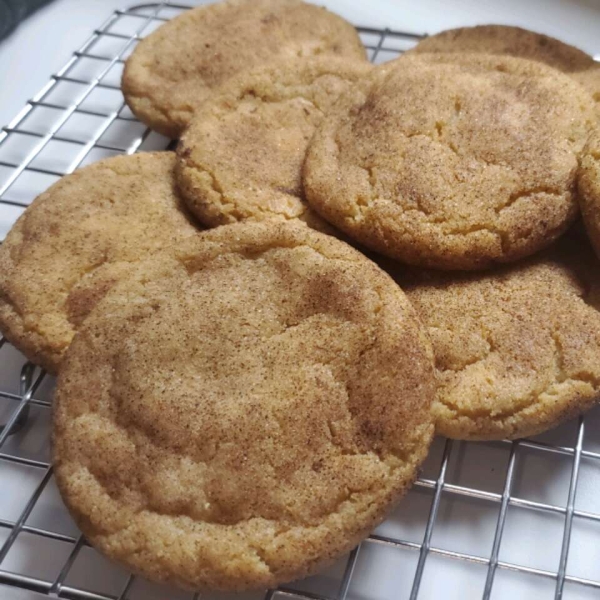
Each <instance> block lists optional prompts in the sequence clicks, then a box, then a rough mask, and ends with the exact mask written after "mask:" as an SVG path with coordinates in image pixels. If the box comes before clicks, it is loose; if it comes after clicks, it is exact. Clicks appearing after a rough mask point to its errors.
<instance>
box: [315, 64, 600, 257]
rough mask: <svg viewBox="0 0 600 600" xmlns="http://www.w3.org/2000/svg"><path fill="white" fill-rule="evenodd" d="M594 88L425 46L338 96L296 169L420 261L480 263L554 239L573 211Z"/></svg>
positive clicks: (340, 223)
mask: <svg viewBox="0 0 600 600" xmlns="http://www.w3.org/2000/svg"><path fill="white" fill-rule="evenodd" d="M594 123H595V117H594V111H593V103H592V100H591V98H590V97H589V95H588V94H587V93H586V92H585V91H584V90H583V89H582V88H581V86H579V85H578V84H577V83H575V82H573V81H572V80H571V79H570V78H569V77H567V76H566V75H564V74H562V73H560V72H558V71H556V70H555V69H552V68H550V67H548V66H546V65H543V64H541V63H536V62H533V61H527V60H524V59H518V58H513V57H500V56H488V55H482V54H479V55H477V54H471V55H468V54H463V55H458V54H455V55H445V54H428V55H425V54H419V55H412V56H406V57H402V58H400V59H397V60H395V61H392V62H391V63H387V64H385V65H383V66H382V67H380V68H378V69H376V71H375V72H374V74H373V75H369V76H367V77H366V78H364V79H363V80H361V81H360V82H359V83H358V84H357V85H355V86H354V87H353V88H352V89H351V90H349V91H348V92H346V93H344V94H342V96H341V97H340V99H339V100H338V102H337V103H336V104H335V105H334V107H333V108H332V112H331V114H330V115H329V117H328V118H327V120H326V121H324V122H323V123H322V124H321V126H319V128H318V129H317V131H316V133H315V136H314V137H313V139H312V142H311V144H310V146H309V150H308V154H307V158H306V161H305V164H304V189H305V194H306V198H307V200H308V202H309V204H310V205H311V206H312V207H313V208H314V209H315V210H316V211H317V212H319V213H320V214H321V216H323V217H324V218H325V219H326V220H328V221H330V222H331V223H333V224H334V225H335V226H337V227H338V228H339V229H341V230H342V231H343V232H345V233H347V235H349V236H351V237H353V238H354V239H356V240H357V241H359V242H361V243H362V244H364V245H365V246H367V247H369V248H371V249H372V250H375V251H377V252H380V253H382V254H385V255H388V256H390V257H392V258H396V259H398V260H401V261H404V262H407V263H411V264H414V265H420V266H427V267H436V268H440V269H481V268H486V267H490V266H492V265H494V264H498V263H506V262H511V261H515V260H517V259H520V258H522V257H525V256H527V255H530V254H532V253H534V252H536V251H538V250H540V249H541V248H543V247H545V246H547V245H549V244H550V243H551V242H552V241H553V240H554V239H556V238H557V237H558V236H559V235H560V234H561V233H562V232H563V231H565V229H566V228H567V227H568V225H569V224H570V223H571V222H572V221H573V220H574V219H575V217H576V215H577V203H576V199H575V195H574V190H573V187H574V179H575V174H576V169H577V160H578V154H579V152H580V151H581V149H582V147H583V145H584V144H585V141H586V139H587V136H588V133H589V131H590V129H591V128H592V127H593V125H594Z"/></svg>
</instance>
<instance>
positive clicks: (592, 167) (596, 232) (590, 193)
mask: <svg viewBox="0 0 600 600" xmlns="http://www.w3.org/2000/svg"><path fill="white" fill-rule="evenodd" d="M578 185H579V204H580V206H581V214H582V217H583V222H584V224H585V228H586V230H587V233H588V236H589V238H590V240H591V242H592V245H593V246H594V250H596V254H597V255H598V257H600V131H596V132H595V133H594V134H593V135H591V136H590V139H589V141H588V143H587V144H586V147H585V149H584V151H583V154H582V156H581V163H580V166H579V180H578Z"/></svg>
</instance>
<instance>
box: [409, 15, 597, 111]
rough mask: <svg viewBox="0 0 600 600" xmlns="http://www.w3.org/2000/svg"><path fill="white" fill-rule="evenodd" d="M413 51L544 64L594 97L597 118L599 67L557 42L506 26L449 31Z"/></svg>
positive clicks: (589, 59) (572, 48)
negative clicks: (499, 56) (473, 54)
mask: <svg viewBox="0 0 600 600" xmlns="http://www.w3.org/2000/svg"><path fill="white" fill-rule="evenodd" d="M412 52H461V53H462V52H481V53H485V54H508V55H510V56H516V57H519V58H526V59H528V60H535V61H538V62H542V63H546V64H547V65H550V66H551V67H554V68H555V69H558V70H559V71H562V72H563V73H566V74H567V75H570V76H571V77H572V78H573V79H575V80H576V81H577V82H578V83H580V84H581V85H582V86H583V87H584V88H585V89H586V90H587V91H588V92H589V93H590V94H591V95H592V97H593V98H594V101H595V102H596V113H597V115H598V116H600V64H598V63H597V62H596V61H595V60H594V59H593V58H592V57H591V56H590V55H589V54H586V53H585V52H583V51H582V50H580V49H579V48H575V47H574V46H570V45H569V44H565V43H564V42H561V41H560V40H557V39H555V38H552V37H549V36H547V35H543V34H541V33H535V32H534V31H528V30H527V29H521V28H520V27H510V26H507V25H478V26H477V27H461V28H459V29H449V30H447V31H442V32H441V33H437V34H435V35H432V36H429V37H426V38H425V39H423V40H421V41H420V42H419V43H418V44H417V45H416V46H415V47H414V48H413V49H412V50H410V53H412Z"/></svg>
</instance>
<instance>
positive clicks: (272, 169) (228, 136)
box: [176, 57, 372, 230]
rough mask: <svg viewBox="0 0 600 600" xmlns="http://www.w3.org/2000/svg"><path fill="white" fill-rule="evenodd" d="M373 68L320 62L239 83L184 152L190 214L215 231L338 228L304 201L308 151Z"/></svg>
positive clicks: (195, 125)
mask: <svg viewBox="0 0 600 600" xmlns="http://www.w3.org/2000/svg"><path fill="white" fill-rule="evenodd" d="M371 69H372V66H371V65H370V64H369V63H367V62H366V61H358V60H349V59H342V58H335V57H315V58H308V59H292V60H285V61H278V62H276V63H274V64H272V65H269V66H267V67H260V68H258V69H256V70H254V71H251V72H249V73H247V74H244V75H242V76H239V77H236V78H234V80H232V81H231V82H230V83H229V84H227V85H226V86H224V88H222V90H221V91H220V92H219V94H218V95H215V96H214V97H213V98H212V99H210V100H208V101H207V102H205V103H204V105H203V106H202V107H201V108H200V109H199V110H198V112H197V113H196V114H195V116H194V118H193V119H192V121H191V123H190V126H189V128H188V129H187V130H186V132H185V134H184V135H183V137H182V139H181V142H180V144H179V147H178V149H177V155H178V158H179V160H178V165H177V169H176V177H177V182H178V184H179V189H180V190H181V193H182V194H183V196H184V198H185V200H186V202H187V204H188V206H189V208H190V210H191V211H192V212H193V213H194V214H195V215H196V216H197V217H198V219H199V220H200V221H202V222H203V223H205V224H206V225H210V226H217V225H223V224H227V223H234V222H236V221H244V220H253V221H261V220H265V219H279V220H289V219H300V220H302V221H305V222H306V223H308V224H309V225H311V226H313V227H314V228H315V229H321V230H327V229H328V228H329V229H331V227H330V226H328V224H327V223H325V222H324V221H323V220H322V219H321V218H320V217H319V216H318V215H317V214H315V213H314V212H313V211H312V210H310V209H309V208H308V206H307V204H306V201H305V200H304V194H303V192H302V181H301V171H302V164H303V162H304V157H305V155H306V148H307V147H308V143H309V141H310V139H311V137H312V135H313V133H314V131H315V128H316V127H317V125H318V124H319V123H320V122H321V120H322V119H323V116H324V114H325V113H326V112H327V110H328V109H329V108H330V107H331V105H332V104H333V102H334V101H335V100H336V99H337V97H338V96H339V95H340V93H341V92H343V91H344V90H347V89H348V88H349V87H350V86H351V85H352V84H353V83H355V82H356V81H358V80H359V79H360V78H362V77H364V76H365V75H367V74H368V73H369V72H370V71H371Z"/></svg>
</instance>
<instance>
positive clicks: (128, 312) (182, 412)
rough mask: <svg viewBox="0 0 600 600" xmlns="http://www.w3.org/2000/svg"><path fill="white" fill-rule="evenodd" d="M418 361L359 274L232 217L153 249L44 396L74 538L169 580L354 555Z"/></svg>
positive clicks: (394, 465)
mask: <svg viewBox="0 0 600 600" xmlns="http://www.w3.org/2000/svg"><path fill="white" fill-rule="evenodd" d="M434 390H435V388H434V373H433V356H432V353H431V348H430V346H429V341H428V340H427V339H426V337H425V336H424V332H423V329H422V326H421V325H420V323H419V321H418V319H417V317H416V314H415V312H414V309H413V308H412V307H411V306H410V304H409V302H408V301H407V299H406V297H405V296H404V294H403V293H402V291H401V290H400V288H399V287H398V286H397V285H396V284H395V283H394V282H393V281H392V280H391V279H390V278H389V277H388V276H387V275H386V274H385V273H383V272H382V271H381V270H380V269H379V268H378V267H377V266H376V265H375V264H373V263H372V262H370V261H369V260H368V259H366V258H365V257H364V256H363V255H361V254H360V253H358V252H357V251H355V250H353V249H352V248H350V247H349V246H347V245H346V244H344V243H342V242H340V241H338V240H336V239H335V238H333V237H331V236H326V235H324V234H320V233H318V232H315V231H313V230H311V229H309V228H308V227H305V226H300V225H292V224H282V223H276V224H272V223H239V224H235V225H228V226H224V227H219V228H217V229H214V230H211V231H208V232H205V233H203V234H201V235H200V236H198V239H196V240H191V241H190V242H189V243H186V244H185V245H184V246H182V247H181V248H180V252H179V253H178V256H176V257H173V256H172V255H170V254H169V255H155V257H154V258H153V259H151V260H148V261H147V262H146V263H145V264H144V265H141V266H139V267H138V269H137V270H136V272H135V273H134V274H133V275H132V277H130V278H129V279H128V280H127V281H123V282H121V284H120V285H119V286H118V287H115V288H113V289H112V290H111V292H110V293H109V294H108V295H107V296H106V297H105V298H104V300H103V301H102V304H101V305H99V306H98V307H97V308H96V311H95V312H94V313H93V314H92V315H90V317H88V319H87V321H86V323H85V325H84V329H83V330H82V331H81V332H80V333H79V334H78V335H77V336H76V338H75V340H74V341H73V344H72V345H71V348H70V349H69V352H68V353H67V357H66V360H65V364H64V367H63V369H62V371H61V374H60V377H59V382H58V389H57V394H56V399H55V412H54V461H55V463H54V464H55V473H56V477H57V481H58V485H59V488H60V490H61V493H62V495H63V498H64V499H65V502H66V503H67V505H68V507H69V508H70V510H71V512H72V513H73V515H74V517H75V519H76V521H77V523H78V524H79V526H80V527H81V528H82V530H83V532H84V533H85V535H86V537H87V539H89V540H90V542H91V543H92V544H93V545H94V546H96V547H97V548H99V549H100V550H101V551H103V552H104V553H106V554H107V555H108V556H109V557H111V558H113V559H115V560H119V561H121V562H122V563H123V564H125V565H126V566H127V567H128V568H130V569H132V570H134V571H135V572H141V573H143V574H144V575H146V576H148V577H150V578H152V579H156V580H161V581H169V582H172V583H176V584H178V585H181V586H183V587H188V588H194V589H201V588H206V587H209V588H219V589H232V590H233V589H247V588H264V587H269V586H275V585H277V584H278V583H280V582H282V581H289V580H290V579H293V578H298V577H302V576H305V575H307V574H309V573H312V572H314V571H315V570H316V569H318V568H319V567H321V566H323V564H324V563H327V562H329V561H331V560H333V559H334V558H335V557H337V556H340V555H341V554H342V553H344V552H346V551H348V550H350V549H351V548H352V547H353V546H354V545H355V544H356V543H357V542H358V541H359V539H360V538H361V537H362V536H364V535H366V534H367V533H368V532H369V530H370V529H371V528H372V527H373V526H374V525H375V524H376V523H377V522H379V521H380V520H381V519H382V518H383V517H384V515H385V513H386V510H387V509H389V508H390V507H391V506H392V504H393V502H394V501H395V500H396V499H398V498H399V496H400V495H401V494H402V492H403V491H404V490H405V489H406V487H407V486H408V485H409V483H410V482H411V481H412V480H413V478H414V477H415V475H416V469H417V467H418V465H419V464H420V462H421V461H422V460H423V458H424V457H425V455H426V453H427V449H428V446H429V443H430V440H431V436H432V432H433V426H432V423H431V413H430V401H431V400H432V396H433V394H434Z"/></svg>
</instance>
